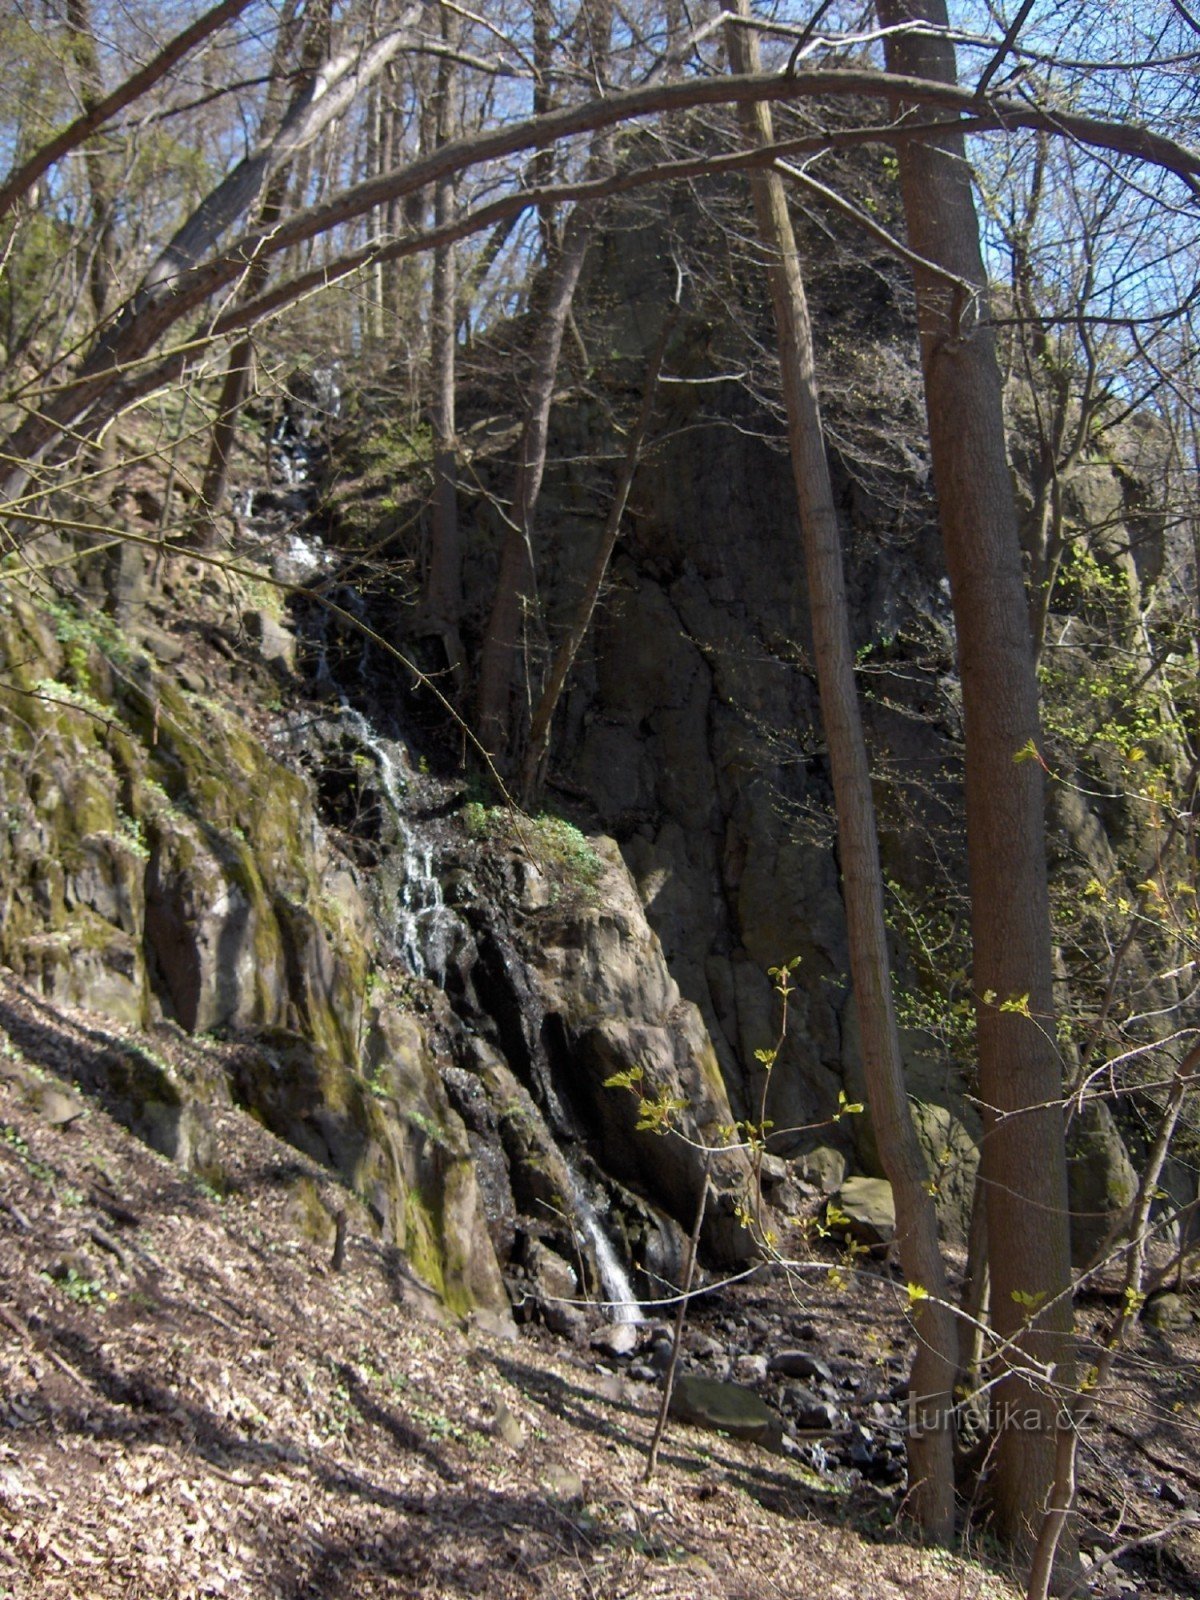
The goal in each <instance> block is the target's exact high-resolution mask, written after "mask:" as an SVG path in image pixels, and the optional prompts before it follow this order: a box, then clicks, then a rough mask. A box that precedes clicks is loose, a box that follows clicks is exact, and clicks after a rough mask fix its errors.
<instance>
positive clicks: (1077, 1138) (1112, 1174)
mask: <svg viewBox="0 0 1200 1600" xmlns="http://www.w3.org/2000/svg"><path fill="white" fill-rule="evenodd" d="M1068 1155H1069V1158H1070V1159H1069V1162H1068V1165H1067V1185H1068V1194H1069V1196H1070V1202H1071V1262H1072V1265H1074V1266H1076V1267H1086V1266H1089V1265H1090V1264H1091V1262H1092V1261H1093V1259H1094V1258H1095V1256H1096V1253H1097V1252H1098V1251H1099V1250H1101V1249H1102V1248H1103V1247H1104V1245H1105V1244H1106V1243H1107V1242H1108V1240H1110V1239H1111V1238H1113V1237H1115V1235H1116V1233H1117V1232H1119V1230H1120V1227H1121V1224H1122V1222H1123V1221H1124V1220H1125V1218H1126V1217H1127V1216H1128V1214H1129V1209H1130V1207H1131V1205H1132V1204H1133V1199H1134V1196H1135V1195H1136V1194H1137V1173H1136V1172H1135V1171H1134V1169H1133V1163H1132V1161H1130V1159H1129V1154H1128V1152H1127V1151H1126V1149H1125V1141H1124V1140H1123V1139H1122V1138H1121V1134H1120V1130H1119V1129H1118V1128H1117V1125H1116V1122H1115V1121H1114V1120H1113V1115H1112V1112H1111V1111H1110V1110H1109V1109H1108V1107H1107V1106H1106V1105H1105V1104H1104V1103H1103V1102H1102V1101H1100V1100H1089V1101H1088V1102H1087V1104H1086V1105H1085V1106H1084V1108H1083V1111H1082V1113H1081V1114H1080V1115H1079V1116H1078V1117H1076V1118H1075V1121H1074V1123H1073V1125H1072V1128H1071V1134H1070V1138H1069V1142H1068Z"/></svg>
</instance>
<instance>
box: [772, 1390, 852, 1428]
mask: <svg viewBox="0 0 1200 1600" xmlns="http://www.w3.org/2000/svg"><path fill="white" fill-rule="evenodd" d="M783 1403H784V1405H785V1406H786V1407H787V1409H788V1410H789V1411H790V1412H791V1413H792V1416H793V1417H794V1419H795V1422H796V1426H797V1427H798V1428H806V1429H815V1430H819V1431H820V1432H823V1433H830V1432H832V1431H833V1430H834V1429H835V1428H837V1427H839V1426H840V1424H841V1422H842V1414H841V1412H840V1411H839V1410H838V1408H837V1407H836V1406H835V1405H834V1404H833V1403H832V1402H831V1401H829V1400H823V1399H822V1398H821V1396H820V1395H818V1394H814V1392H813V1391H812V1390H811V1389H808V1388H805V1386H804V1385H803V1384H801V1383H789V1384H788V1385H787V1387H786V1389H785V1390H784V1392H783Z"/></svg>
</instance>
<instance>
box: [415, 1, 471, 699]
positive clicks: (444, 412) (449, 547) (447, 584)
mask: <svg viewBox="0 0 1200 1600" xmlns="http://www.w3.org/2000/svg"><path fill="white" fill-rule="evenodd" d="M457 34H458V30H457V26H456V21H455V18H454V17H453V16H452V15H451V13H450V12H448V11H445V10H443V12H442V39H443V42H444V43H445V44H446V45H447V46H451V47H452V46H453V45H454V44H455V43H457ZM453 87H454V63H453V61H452V60H451V59H450V58H449V56H443V57H442V58H441V60H440V61H439V62H438V75H437V110H436V127H435V132H434V137H435V139H436V141H437V143H438V145H439V146H440V145H445V144H448V143H449V141H450V138H451V136H452V132H453V117H452V115H451V112H452V106H451V96H452V93H453ZM453 214H454V182H453V179H451V178H450V177H445V178H442V179H441V180H440V181H439V182H438V184H437V185H436V187H435V189H434V197H433V224H434V227H435V228H440V227H444V226H445V224H446V223H448V222H449V221H450V219H451V217H452V216H453ZM429 322H430V346H431V348H430V369H431V372H430V376H431V390H432V393H431V396H430V406H429V412H430V422H431V423H432V427H433V506H432V524H433V526H432V536H431V539H430V546H429V572H428V577H427V580H426V586H425V619H424V620H425V628H426V631H431V632H434V633H437V634H438V635H440V637H441V638H442V640H443V643H444V647H445V652H446V665H447V666H448V667H449V669H450V671H451V673H452V675H453V677H454V679H455V682H456V683H458V682H459V681H460V680H461V678H462V674H463V647H462V639H461V637H460V634H459V622H460V619H461V616H462V560H463V553H462V536H461V532H460V529H459V526H458V440H457V437H456V434H457V421H456V417H455V403H454V401H455V396H454V388H455V369H456V355H457V348H458V273H457V264H456V259H455V253H454V246H453V245H452V244H447V245H441V246H439V247H438V248H437V249H436V250H435V251H434V253H433V285H432V289H431V293H430V318H429Z"/></svg>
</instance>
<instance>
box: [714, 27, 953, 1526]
mask: <svg viewBox="0 0 1200 1600" xmlns="http://www.w3.org/2000/svg"><path fill="white" fill-rule="evenodd" d="M737 13H738V15H739V16H742V17H748V16H749V15H750V0H737ZM726 45H727V48H728V51H729V59H730V64H731V66H732V67H733V69H734V71H736V72H757V71H758V70H759V61H758V48H757V36H756V35H755V34H754V33H753V32H752V31H751V30H750V29H748V28H739V27H736V26H734V25H730V26H727V28H726ZM742 127H743V136H744V138H745V141H746V143H747V144H750V145H756V144H757V145H762V144H771V143H772V142H773V133H772V127H771V114H770V112H769V110H768V109H767V107H766V106H765V105H756V106H747V107H745V108H744V109H743V112H742ZM750 185H751V189H752V192H753V195H754V210H755V216H756V219H757V223H758V232H759V236H760V238H761V240H762V244H763V249H764V251H765V253H766V256H767V263H768V265H767V274H768V278H769V281H770V287H771V301H772V305H773V307H774V311H775V324H776V328H777V330H778V335H779V356H780V366H781V369H782V380H783V394H784V402H785V405H786V407H787V419H788V443H789V446H790V450H791V458H792V470H793V473H794V476H795V481H796V501H797V506H798V509H799V514H800V529H801V534H802V536H803V543H804V557H805V565H806V569H807V574H808V602H809V612H810V616H811V621H812V630H813V653H814V657H815V659H816V665H817V684H818V688H819V691H820V697H821V721H822V725H823V727H824V729H825V737H826V741H827V743H828V746H829V764H830V769H831V774H832V778H833V792H834V805H835V808H836V811H837V827H838V847H839V854H840V858H841V871H842V896H843V900H844V902H845V907H846V929H847V934H848V937H849V944H850V970H851V981H852V983H853V987H854V995H855V999H856V1001H857V1005H858V1015H859V1027H860V1033H861V1037H862V1053H863V1067H864V1071H865V1075H866V1080H867V1093H868V1098H869V1101H870V1107H871V1119H872V1122H873V1125H874V1129H875V1136H876V1140H877V1143H878V1146H879V1154H880V1158H881V1160H882V1162H883V1167H884V1171H885V1173H886V1174H887V1177H888V1179H889V1180H890V1182H891V1185H892V1192H893V1195H894V1197H895V1202H896V1239H897V1246H898V1249H899V1252H900V1259H901V1264H902V1266H903V1268H904V1271H905V1274H906V1275H907V1277H908V1279H909V1281H910V1283H912V1284H914V1285H916V1286H919V1287H920V1288H921V1289H923V1290H924V1291H925V1293H926V1295H928V1296H929V1298H928V1299H925V1300H917V1301H915V1302H914V1308H915V1316H914V1321H915V1325H916V1336H917V1348H916V1355H915V1357H914V1360H913V1369H912V1379H911V1396H912V1399H911V1402H910V1427H909V1439H908V1456H909V1482H910V1489H909V1494H910V1497H911V1504H912V1508H913V1512H914V1514H915V1516H916V1518H917V1521H918V1522H919V1523H920V1525H921V1527H922V1528H923V1529H924V1531H925V1532H926V1533H927V1534H928V1535H929V1536H930V1537H931V1538H933V1539H936V1540H939V1541H941V1542H943V1543H948V1542H949V1541H950V1539H951V1538H952V1536H953V1533H954V1451H953V1443H954V1438H953V1428H952V1414H953V1404H954V1401H953V1390H954V1378H955V1373H956V1369H957V1355H958V1345H957V1338H956V1332H955V1324H954V1317H953V1313H952V1310H951V1307H950V1305H949V1302H948V1300H947V1296H946V1283H945V1273H944V1269H943V1264H942V1258H941V1251H940V1247H939V1243H938V1228H937V1214H936V1211H935V1209H934V1204H933V1198H932V1196H931V1195H930V1193H929V1190H928V1182H929V1173H928V1170H927V1168H926V1165H925V1160H924V1157H923V1155H922V1153H921V1148H920V1144H919V1142H918V1140H917V1135H916V1129H915V1128H914V1126H913V1122H912V1117H911V1116H910V1114H909V1109H908V1097H907V1093H906V1090H905V1083H904V1063H903V1060H902V1058H901V1054H900V1038H899V1033H898V1030H897V1026H896V1014H895V1009H894V1005H893V1000H892V988H891V969H890V962H889V957H888V948H887V929H886V924H885V920H884V909H883V875H882V872H881V870H880V865H879V843H878V839H877V836H876V829H875V808H874V800H873V797H872V792H871V772H870V767H869V764H868V761H867V749H866V741H865V738H864V736H863V728H862V719H861V715H860V712H859V704H858V689H857V685H856V683H855V678H854V651H853V647H852V645H851V640H850V625H849V611H848V607H847V603H846V590H845V576H844V573H843V570H842V550H841V539H840V535H839V531H838V523H837V512H836V509H835V506H834V500H833V488H832V485H831V483H830V478H829V463H828V458H827V456H826V452H825V435H824V429H823V427H822V424H821V412H820V404H819V400H818V395H817V383H816V373H815V367H814V358H813V345H812V325H811V322H810V320H809V313H808V302H807V298H806V296H805V292H804V283H803V278H802V275H801V271H800V260H799V254H798V252H797V249H796V239H795V235H794V233H793V230H792V222H791V216H790V214H789V212H788V206H787V196H786V194H785V192H784V187H783V180H782V179H781V178H780V176H779V175H778V173H776V172H771V171H766V172H756V173H753V174H752V175H751V178H750Z"/></svg>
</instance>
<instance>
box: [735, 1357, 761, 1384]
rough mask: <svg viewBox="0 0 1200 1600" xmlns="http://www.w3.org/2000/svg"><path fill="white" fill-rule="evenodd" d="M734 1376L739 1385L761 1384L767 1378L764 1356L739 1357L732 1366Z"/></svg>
mask: <svg viewBox="0 0 1200 1600" xmlns="http://www.w3.org/2000/svg"><path fill="white" fill-rule="evenodd" d="M733 1371H734V1376H735V1377H736V1378H737V1381H738V1382H739V1383H748V1384H756V1383H762V1382H763V1381H764V1380H765V1378H766V1376H767V1358H766V1356H759V1355H748V1356H739V1357H738V1358H737V1360H736V1361H735V1362H734V1364H733Z"/></svg>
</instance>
